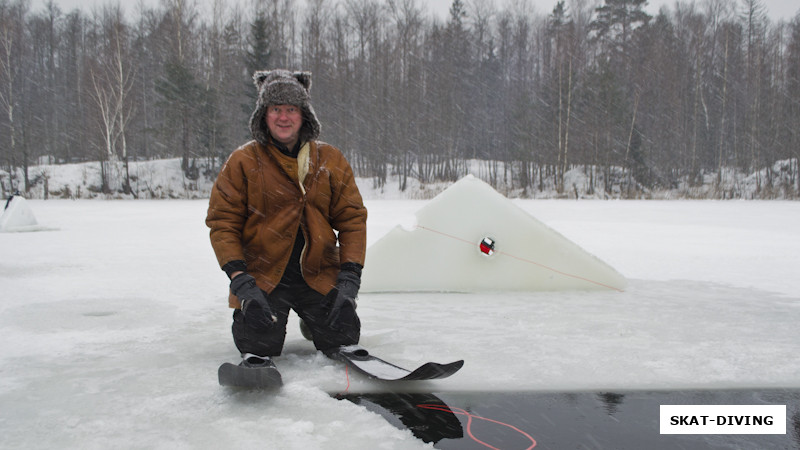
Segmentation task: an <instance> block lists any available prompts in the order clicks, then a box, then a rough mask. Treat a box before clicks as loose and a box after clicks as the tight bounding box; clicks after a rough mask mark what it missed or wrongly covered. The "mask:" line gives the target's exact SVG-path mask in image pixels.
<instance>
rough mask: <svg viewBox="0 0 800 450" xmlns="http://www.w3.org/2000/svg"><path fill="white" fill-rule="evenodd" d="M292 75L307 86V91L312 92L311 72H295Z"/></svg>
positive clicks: (302, 84)
mask: <svg viewBox="0 0 800 450" xmlns="http://www.w3.org/2000/svg"><path fill="white" fill-rule="evenodd" d="M292 75H293V76H294V77H295V78H296V79H297V81H299V82H300V85H301V86H303V87H304V88H305V90H306V92H311V72H295V73H293V74H292Z"/></svg>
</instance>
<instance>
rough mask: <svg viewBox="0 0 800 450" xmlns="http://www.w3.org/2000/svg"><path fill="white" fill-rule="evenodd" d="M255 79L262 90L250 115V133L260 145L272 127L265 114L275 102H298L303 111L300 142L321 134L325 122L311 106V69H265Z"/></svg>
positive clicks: (255, 75) (285, 103)
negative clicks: (302, 70) (321, 123)
mask: <svg viewBox="0 0 800 450" xmlns="http://www.w3.org/2000/svg"><path fill="white" fill-rule="evenodd" d="M253 82H254V83H255V85H256V88H257V89H258V99H257V100H256V109H255V111H253V115H252V116H250V132H251V133H252V135H253V139H255V140H256V141H257V142H258V143H259V144H261V145H264V146H266V145H267V144H268V143H269V142H270V140H269V129H268V128H267V122H266V120H265V116H266V114H267V107H269V106H271V105H294V106H297V107H299V108H300V110H301V112H302V113H303V125H302V126H301V127H300V141H301V142H308V141H311V140H314V139H317V138H318V137H319V132H320V129H321V125H320V123H319V120H317V116H316V114H314V108H312V107H311V96H310V95H309V93H310V91H311V72H290V71H288V70H282V69H276V70H263V71H257V72H256V73H254V74H253Z"/></svg>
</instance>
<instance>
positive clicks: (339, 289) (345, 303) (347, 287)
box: [323, 270, 361, 331]
mask: <svg viewBox="0 0 800 450" xmlns="http://www.w3.org/2000/svg"><path fill="white" fill-rule="evenodd" d="M360 287H361V277H360V276H358V274H357V273H355V272H351V271H349V270H342V271H341V272H339V276H338V277H337V278H336V287H335V288H334V289H333V290H331V292H329V293H328V295H327V296H325V300H324V303H323V307H324V308H326V309H330V311H329V312H328V320H327V321H326V322H325V325H327V326H328V327H330V328H331V329H332V330H336V331H339V330H341V329H342V328H343V327H344V325H345V324H346V323H347V322H348V318H352V316H355V311H356V296H358V289H359V288H360Z"/></svg>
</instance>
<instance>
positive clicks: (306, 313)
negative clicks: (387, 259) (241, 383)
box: [232, 283, 361, 356]
mask: <svg viewBox="0 0 800 450" xmlns="http://www.w3.org/2000/svg"><path fill="white" fill-rule="evenodd" d="M264 294H265V295H267V294H266V292H265V293H264ZM324 298H325V296H324V295H322V294H320V293H319V292H317V291H315V290H313V289H311V288H310V287H309V286H308V285H307V284H305V283H301V284H293V285H286V284H279V285H278V287H276V288H275V290H273V291H272V293H271V294H269V295H267V301H268V302H269V305H270V308H272V313H273V314H275V316H276V317H277V319H278V321H277V323H274V324H272V325H271V326H265V324H264V322H263V320H258V319H260V317H259V316H258V315H263V314H264V313H263V311H262V310H261V309H260V308H256V307H257V305H250V307H249V308H248V309H247V317H245V316H244V314H242V311H241V310H239V309H237V310H235V311H234V312H233V327H232V331H233V341H234V343H235V344H236V348H238V349H239V351H240V352H241V353H242V354H244V353H253V354H255V355H259V356H278V355H280V354H281V351H282V350H283V343H284V341H285V339H286V323H287V321H288V320H289V310H290V309H293V310H294V311H295V312H296V313H297V315H298V316H300V318H301V319H302V320H303V321H304V322H305V323H306V325H308V327H309V329H310V330H311V333H312V335H313V336H314V347H316V349H317V350H322V351H325V350H329V349H332V348H335V347H339V346H342V345H353V344H357V343H358V340H359V338H360V335H361V321H360V320H359V319H358V315H357V314H356V312H355V311H354V310H353V308H350V307H346V308H345V309H344V310H343V311H342V315H341V317H342V320H341V322H340V323H341V325H342V327H341V329H340V330H338V331H335V330H332V329H331V328H330V327H328V326H326V325H325V321H326V320H327V318H328V310H326V309H325V308H323V307H322V300H323V299H324ZM248 318H251V319H250V320H248Z"/></svg>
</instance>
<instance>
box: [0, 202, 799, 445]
mask: <svg viewBox="0 0 800 450" xmlns="http://www.w3.org/2000/svg"><path fill="white" fill-rule="evenodd" d="M514 202H515V203H516V204H517V205H518V206H520V207H521V208H523V209H524V210H526V211H528V212H529V213H531V214H532V215H533V216H534V217H536V218H537V219H539V220H541V221H542V222H544V223H545V224H547V225H548V226H549V227H552V228H553V229H555V230H556V231H558V232H559V233H561V234H563V235H564V236H566V237H567V238H568V239H570V240H572V241H574V242H576V243H577V244H578V245H580V246H582V247H583V248H585V249H586V250H587V251H589V252H590V253H592V254H594V255H596V256H598V257H599V258H600V259H602V260H603V261H606V262H607V263H608V264H610V265H611V266H612V267H614V268H615V269H617V270H618V271H619V272H621V273H622V274H623V275H624V276H626V277H627V278H628V281H629V285H628V287H627V288H626V290H625V292H622V293H620V292H614V291H590V292H541V293H504V292H495V293H491V294H485V293H483V294H431V293H425V294H420V293H404V294H366V293H365V294H363V295H362V296H361V299H360V303H359V313H360V315H361V317H362V321H363V324H364V328H363V333H362V342H361V343H362V344H363V345H364V346H365V347H367V348H369V349H370V350H371V352H372V353H374V354H376V355H378V356H381V357H384V358H386V359H388V360H390V361H392V362H394V363H397V364H399V365H405V366H415V365H416V364H417V363H419V362H424V361H428V360H432V361H439V362H449V361H452V360H455V359H461V358H463V359H465V360H466V364H465V366H464V368H463V369H462V370H461V371H460V372H459V373H458V374H456V375H454V376H453V377H451V378H448V379H446V380H440V381H437V382H429V383H425V384H416V385H413V387H409V386H406V388H408V389H418V390H422V391H434V392H445V393H446V392H453V393H455V392H477V391H555V390H578V391H587V390H589V391H591V390H604V391H613V390H617V389H681V388H714V389H718V388H746V389H749V388H776V387H787V388H798V387H800V378H798V376H797V374H798V373H800V359H798V358H797V348H798V343H799V342H800V339H798V337H799V335H798V332H797V324H798V323H800V295H798V292H800V289H798V288H799V287H800V280H798V277H797V270H798V263H797V255H799V254H800V228H798V226H797V224H798V223H800V203H798V202H744V201H730V202H714V201H673V202H666V201H651V202H643V201H551V200H548V201H537V200H514ZM28 203H29V205H30V206H31V209H32V210H33V211H34V213H35V214H36V217H37V220H38V222H39V223H40V224H41V225H42V226H44V227H46V228H47V229H48V231H39V232H31V233H0V298H1V299H2V300H0V405H2V407H0V446H2V447H4V448H88V449H91V448H104V449H105V448H109V447H114V446H117V447H122V448H170V449H173V448H236V447H243V446H246V445H248V446H251V445H256V444H257V445H260V446H264V447H267V448H287V449H294V448H297V449H301V448H302V449H308V448H342V447H341V446H342V443H343V442H345V443H346V446H347V447H348V448H363V449H367V448H369V449H373V448H395V449H403V448H421V447H425V446H426V444H423V443H422V442H421V441H419V440H417V439H416V438H414V437H413V435H412V434H411V432H410V431H408V430H399V429H397V428H395V427H394V426H392V425H390V424H389V423H388V422H387V421H386V420H384V419H383V418H382V417H380V416H379V415H377V414H374V413H372V412H369V411H367V410H366V409H365V408H362V407H359V406H356V405H354V404H352V403H350V402H345V401H337V400H335V399H333V398H331V397H330V395H329V394H331V393H337V392H342V391H344V390H345V389H346V387H347V383H348V380H347V378H346V374H345V370H344V369H343V367H342V366H341V365H340V364H339V363H336V362H333V361H330V360H328V359H326V358H325V357H323V356H322V355H320V354H318V353H316V352H315V351H314V349H313V347H312V345H311V343H310V342H308V341H305V340H304V339H303V338H302V336H301V335H300V331H299V329H298V326H297V321H296V320H291V321H290V327H289V330H288V335H287V341H286V347H285V351H284V356H282V357H280V358H278V359H277V361H276V362H277V365H278V367H279V368H280V369H281V372H282V374H283V378H284V381H285V383H286V384H285V386H284V388H283V389H282V390H281V391H280V392H279V393H277V394H269V393H263V392H236V391H231V390H227V389H225V388H222V387H220V386H218V385H217V380H216V370H217V367H218V365H219V364H220V363H221V362H223V361H231V362H233V361H236V360H237V354H236V350H235V348H234V347H233V343H232V340H231V337H230V331H229V330H230V314H231V311H230V310H229V309H228V308H227V298H226V295H227V279H226V277H225V275H224V273H223V272H222V271H220V270H219V268H218V267H217V265H216V261H215V259H214V256H213V252H212V250H211V246H210V244H209V242H208V230H207V228H206V227H205V225H204V222H203V221H204V218H205V212H206V207H207V202H206V201H204V200H195V201H190V200H187V201H66V200H64V201H53V200H50V201H41V200H39V201H36V200H33V201H29V202H28ZM424 204H425V202H424V201H411V200H371V201H369V200H368V201H367V207H368V209H369V213H370V218H369V222H368V227H369V240H370V242H375V241H376V240H377V239H378V238H379V237H380V236H382V235H383V234H385V233H387V232H388V231H389V230H390V229H391V228H393V227H394V226H395V225H397V224H398V223H401V224H402V223H407V222H408V220H409V219H408V218H409V217H413V215H414V212H415V211H417V210H418V209H419V208H420V207H421V206H423V205H424ZM349 381H350V387H349V390H350V392H369V391H379V390H384V389H385V388H386V386H385V385H380V384H376V383H374V382H371V381H369V380H365V379H363V378H361V377H359V376H358V375H356V374H350V380H349Z"/></svg>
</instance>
